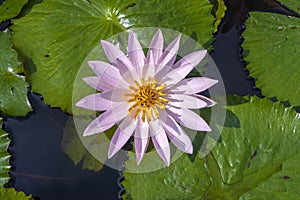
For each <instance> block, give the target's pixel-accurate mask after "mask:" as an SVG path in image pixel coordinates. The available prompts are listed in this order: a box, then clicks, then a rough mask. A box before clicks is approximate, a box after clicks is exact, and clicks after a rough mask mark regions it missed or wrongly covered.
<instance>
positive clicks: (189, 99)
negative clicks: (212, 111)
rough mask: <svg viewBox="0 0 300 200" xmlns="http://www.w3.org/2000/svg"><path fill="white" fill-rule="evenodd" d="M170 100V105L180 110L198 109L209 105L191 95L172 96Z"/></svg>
mask: <svg viewBox="0 0 300 200" xmlns="http://www.w3.org/2000/svg"><path fill="white" fill-rule="evenodd" d="M168 99H169V100H170V105H172V106H176V107H180V108H181V107H183V108H190V109H197V108H204V107H207V103H206V102H205V101H202V100H201V99H199V98H197V97H195V96H191V95H186V94H170V95H169V98H168Z"/></svg>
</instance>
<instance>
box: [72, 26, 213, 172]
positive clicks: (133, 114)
mask: <svg viewBox="0 0 300 200" xmlns="http://www.w3.org/2000/svg"><path fill="white" fill-rule="evenodd" d="M180 38H181V35H180V34H179V35H178V37H177V38H176V39H174V40H173V41H172V42H171V43H170V44H169V45H168V46H167V48H166V49H163V43H164V39H163V34H162V32H161V31H160V30H158V31H157V32H156V33H155V35H154V36H153V38H152V41H151V43H150V45H149V48H148V52H147V55H146V56H145V54H144V51H143V48H142V47H141V44H140V43H139V41H138V39H137V37H136V35H135V34H134V33H133V32H132V31H131V32H130V33H129V37H128V56H126V55H125V54H124V53H123V52H122V51H121V50H120V49H119V48H118V47H117V46H116V45H114V44H112V43H110V42H108V41H101V43H102V47H103V50H104V52H105V54H106V57H107V58H108V60H109V62H110V63H107V62H103V61H89V62H88V64H89V66H90V67H91V69H92V70H93V71H94V72H95V74H96V76H91V77H85V78H84V81H85V82H86V83H87V84H89V85H90V86H91V87H93V88H95V89H96V90H98V91H100V93H96V94H91V95H89V96H86V97H84V98H83V99H81V100H80V101H79V102H78V103H77V104H76V105H77V106H79V107H82V108H85V109H90V110H98V111H104V112H103V113H102V114H101V115H100V116H98V117H97V118H96V119H95V120H93V121H92V122H91V123H90V124H89V125H88V127H87V128H86V129H85V131H84V133H83V135H84V136H89V135H93V134H96V133H101V132H103V131H105V130H108V129H110V128H111V127H112V126H114V125H116V124H117V125H118V128H117V130H116V131H115V133H114V135H113V137H112V139H111V142H110V146H109V150H108V158H111V157H112V156H114V155H115V154H116V153H117V152H118V151H119V150H120V149H121V148H122V147H123V146H124V144H125V143H126V142H127V141H128V140H129V138H130V137H131V136H134V146H135V153H136V157H137V163H138V164H140V162H141V160H142V158H143V156H144V154H145V152H146V150H147V147H148V143H149V140H150V138H151V139H152V143H153V145H154V147H155V149H156V151H157V153H158V154H159V156H160V157H161V158H162V160H163V161H164V162H165V164H166V165H168V166H169V165H170V147H169V140H170V141H171V142H172V143H173V144H174V145H175V146H176V147H177V148H178V149H180V150H181V151H183V152H185V153H188V154H191V153H192V152H193V146H192V142H191V139H190V138H189V136H187V134H186V133H185V131H184V129H182V127H181V126H185V127H187V128H189V129H192V130H196V131H211V129H210V127H209V125H208V124H207V123H206V122H205V121H204V120H203V119H202V118H201V117H200V116H199V115H198V114H196V113H195V112H194V111H192V110H191V109H200V108H204V107H209V106H213V105H215V102H214V101H212V100H211V99H209V98H207V97H205V96H202V95H199V94H197V93H199V92H202V91H204V90H206V89H208V88H210V87H211V86H213V85H215V84H216V83H217V80H214V79H210V78H207V77H194V78H187V79H185V77H186V76H187V75H188V74H189V73H190V72H191V70H193V69H194V68H195V67H196V66H197V65H198V64H199V63H200V61H201V60H202V59H203V58H204V56H205V55H206V50H199V51H195V52H192V53H190V54H188V55H186V56H184V57H183V58H181V59H180V60H179V61H178V62H176V63H175V60H176V57H177V53H178V49H179V42H180ZM174 63H175V64H174Z"/></svg>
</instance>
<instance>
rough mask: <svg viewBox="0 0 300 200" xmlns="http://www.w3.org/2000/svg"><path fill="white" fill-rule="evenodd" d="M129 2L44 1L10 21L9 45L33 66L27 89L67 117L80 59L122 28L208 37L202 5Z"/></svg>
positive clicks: (194, 2)
mask: <svg viewBox="0 0 300 200" xmlns="http://www.w3.org/2000/svg"><path fill="white" fill-rule="evenodd" d="M133 2H135V1H125V0H118V1H114V2H112V1H108V0H102V1H96V0H90V1H82V0H70V1H58V0H45V1H43V2H42V3H40V4H37V5H35V6H34V7H33V8H32V10H31V12H30V13H29V14H28V15H26V16H25V17H23V18H20V19H16V20H14V25H13V26H12V29H13V30H14V33H15V34H14V37H13V41H14V43H15V45H16V47H17V48H18V49H19V50H20V51H21V53H22V54H24V56H25V57H27V58H32V61H33V63H34V64H35V66H36V68H35V67H34V66H32V65H30V66H29V65H27V68H28V69H27V70H28V71H29V72H30V73H29V77H28V78H29V80H30V82H31V84H32V90H33V91H35V92H38V93H41V94H42V95H43V97H44V99H45V102H46V103H47V104H50V105H51V106H57V107H61V108H62V109H63V110H64V111H67V112H69V113H71V112H72V90H73V82H74V80H75V77H76V75H77V72H78V69H79V67H80V66H81V63H82V62H83V60H84V58H85V56H87V54H88V53H89V52H90V51H91V50H92V49H93V48H94V47H95V46H96V45H97V44H98V43H99V40H100V39H106V38H108V37H110V36H112V35H114V34H116V33H119V32H121V31H124V30H126V28H127V27H141V26H158V27H167V28H172V29H175V30H178V31H182V32H184V33H186V34H189V35H191V34H193V33H196V37H197V38H198V41H199V42H200V43H201V44H204V43H206V42H207V41H208V40H209V39H211V38H212V35H211V33H212V32H213V30H214V27H213V21H214V18H213V17H212V16H211V14H210V12H211V8H212V5H211V4H210V3H209V2H208V1H206V0H201V1H198V0H192V1H188V2H183V1H180V0H176V1H162V0H161V1H159V2H157V1H156V0H151V1H136V2H135V3H133ZM153 8H155V9H153ZM208 43H209V44H210V42H208Z"/></svg>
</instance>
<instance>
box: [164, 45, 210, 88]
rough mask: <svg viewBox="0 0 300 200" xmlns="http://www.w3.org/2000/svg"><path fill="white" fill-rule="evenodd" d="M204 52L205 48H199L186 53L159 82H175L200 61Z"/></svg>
mask: <svg viewBox="0 0 300 200" xmlns="http://www.w3.org/2000/svg"><path fill="white" fill-rule="evenodd" d="M205 54H206V50H200V51H195V52H192V53H190V54H188V55H186V56H185V57H183V58H182V59H180V60H179V61H178V62H177V63H176V64H175V65H174V68H173V69H172V70H171V71H170V72H169V73H168V74H167V75H166V77H165V78H163V79H162V81H161V82H164V83H165V84H167V85H172V84H177V83H178V82H179V81H181V80H182V79H183V78H185V77H186V76H187V75H188V74H189V73H190V72H191V71H192V69H193V68H194V67H196V66H197V65H198V64H199V63H200V61H201V60H202V59H203V58H204V56H205Z"/></svg>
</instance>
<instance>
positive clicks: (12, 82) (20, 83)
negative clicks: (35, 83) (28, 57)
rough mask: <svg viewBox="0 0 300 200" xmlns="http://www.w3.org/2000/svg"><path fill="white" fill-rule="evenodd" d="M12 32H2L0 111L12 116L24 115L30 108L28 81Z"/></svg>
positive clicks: (0, 34)
mask: <svg viewBox="0 0 300 200" xmlns="http://www.w3.org/2000/svg"><path fill="white" fill-rule="evenodd" d="M10 39H11V32H10V31H6V32H0V44H1V45H0V52H1V54H0V112H3V113H5V114H7V115H10V116H24V115H26V114H27V113H28V112H29V111H30V110H31V107H30V104H29V101H28V99H27V87H28V83H27V82H26V81H25V78H24V76H22V75H20V73H22V72H23V66H22V64H21V63H20V62H19V61H18V58H17V53H16V51H15V50H14V49H13V48H12V43H11V41H10Z"/></svg>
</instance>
